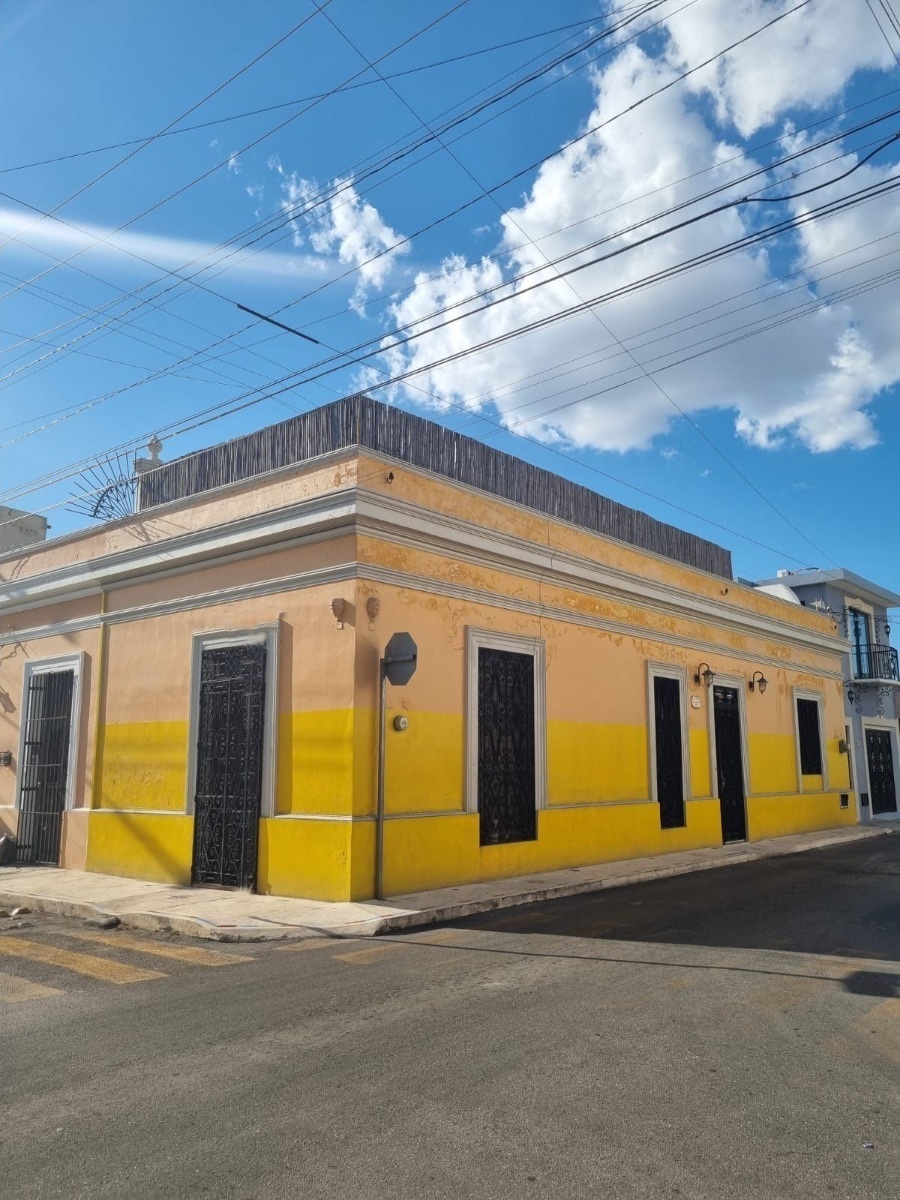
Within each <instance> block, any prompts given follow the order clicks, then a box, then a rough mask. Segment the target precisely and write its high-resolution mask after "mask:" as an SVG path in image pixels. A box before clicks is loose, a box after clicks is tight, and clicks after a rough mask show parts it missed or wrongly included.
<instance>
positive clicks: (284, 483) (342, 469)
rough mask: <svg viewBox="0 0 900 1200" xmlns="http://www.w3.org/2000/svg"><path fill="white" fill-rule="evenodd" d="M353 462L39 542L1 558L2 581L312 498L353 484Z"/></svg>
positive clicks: (304, 470)
mask: <svg viewBox="0 0 900 1200" xmlns="http://www.w3.org/2000/svg"><path fill="white" fill-rule="evenodd" d="M356 473H357V461H356V457H355V455H354V454H353V452H352V451H349V452H348V454H347V455H346V456H342V458H341V459H340V460H339V461H332V462H330V463H328V464H327V465H324V466H322V465H319V466H317V465H315V464H311V465H309V466H303V465H302V464H301V465H300V466H298V467H297V468H295V469H293V470H291V471H288V472H280V473H279V474H278V475H277V476H275V477H273V478H270V479H267V478H266V477H261V478H259V479H253V480H249V481H248V482H247V483H245V484H242V485H240V486H238V487H235V488H228V489H224V490H223V491H220V492H216V493H208V494H206V495H200V496H196V497H193V498H192V499H190V500H185V501H182V502H179V503H177V504H171V505H166V506H164V507H162V508H161V509H151V510H149V511H148V513H146V514H138V515H136V516H134V517H129V518H128V519H126V520H123V521H112V522H110V523H109V524H107V525H103V526H100V527H99V528H91V529H87V530H84V531H82V532H80V533H75V534H71V535H68V536H66V537H61V538H53V539H51V540H50V541H48V542H44V543H41V544H40V545H38V546H34V547H28V548H27V549H25V550H21V551H17V552H16V553H15V554H11V555H5V556H3V557H0V584H2V583H4V582H12V581H14V580H17V579H24V578H29V577H31V576H34V575H40V574H43V573H44V572H46V571H53V570H55V569H57V568H59V567H65V566H69V565H71V564H73V563H83V562H90V561H91V560H93V559H96V558H105V557H106V556H107V555H111V554H119V553H122V552H123V551H128V550H137V549H140V548H141V547H146V546H148V545H154V544H156V543H159V542H165V541H166V540H167V539H168V538H174V537H180V536H182V535H183V534H187V533H192V532H195V531H197V530H201V529H211V528H213V527H214V526H217V525H223V524H226V523H227V522H229V521H237V520H240V519H241V518H242V517H249V516H253V515H254V514H256V513H261V512H267V511H270V510H276V509H279V508H283V507H285V506H286V505H290V504H296V503H297V502H298V501H300V500H304V499H306V498H309V497H311V496H321V495H326V494H327V493H328V492H334V491H339V490H341V489H343V488H346V487H352V486H353V484H354V482H355V479H356Z"/></svg>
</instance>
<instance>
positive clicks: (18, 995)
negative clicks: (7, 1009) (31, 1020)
mask: <svg viewBox="0 0 900 1200" xmlns="http://www.w3.org/2000/svg"><path fill="white" fill-rule="evenodd" d="M61 995H62V992H61V991H60V989H59V988H55V987H47V986H46V985H45V984H43V983H32V982H31V980H30V979H20V978H19V976H18V975H7V974H6V973H5V972H4V971H0V1004H19V1003H20V1002H21V1001H22V1000H40V999H41V998H42V997H44V996H61Z"/></svg>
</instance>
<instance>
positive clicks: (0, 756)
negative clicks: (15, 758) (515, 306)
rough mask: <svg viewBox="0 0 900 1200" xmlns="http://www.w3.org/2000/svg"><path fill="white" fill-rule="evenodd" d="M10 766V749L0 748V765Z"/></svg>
mask: <svg viewBox="0 0 900 1200" xmlns="http://www.w3.org/2000/svg"><path fill="white" fill-rule="evenodd" d="M11 766H12V750H0V767H11Z"/></svg>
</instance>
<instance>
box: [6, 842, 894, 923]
mask: <svg viewBox="0 0 900 1200" xmlns="http://www.w3.org/2000/svg"><path fill="white" fill-rule="evenodd" d="M895 833H900V830H897V829H892V828H890V827H883V826H878V827H874V828H866V829H854V830H852V831H843V830H842V831H841V832H840V833H826V834H823V835H822V837H820V838H816V839H815V840H814V841H810V842H806V843H805V844H803V845H800V846H797V845H791V846H775V847H773V846H772V845H771V843H769V844H760V845H759V847H758V848H757V849H754V848H752V847H749V846H748V848H747V850H746V851H743V852H741V853H738V854H729V855H728V857H725V858H712V857H710V858H709V859H704V860H700V861H694V862H687V863H669V864H666V863H665V862H664V861H661V862H660V865H659V866H658V867H653V868H646V869H644V870H641V871H634V872H632V873H631V874H629V875H613V876H610V877H609V878H594V879H585V880H572V881H569V882H566V883H560V884H549V885H548V886H546V887H537V888H531V889H529V890H528V891H523V892H509V893H507V894H505V895H500V896H482V897H474V898H473V899H471V900H455V901H453V902H452V903H450V904H445V905H439V906H435V907H433V908H425V909H414V910H404V911H400V912H396V913H392V914H390V915H389V916H381V917H379V916H373V917H369V918H367V919H366V920H363V921H346V922H344V923H343V924H341V925H340V926H337V925H333V926H317V925H314V924H309V925H281V924H277V923H275V922H273V924H272V928H271V929H261V928H260V927H259V926H258V925H239V924H235V925H231V924H228V925H225V924H215V923H214V922H212V921H208V920H207V919H205V918H203V917H190V916H174V915H171V914H169V913H155V912H153V911H152V910H150V909H147V910H142V911H140V912H123V911H116V909H115V907H114V906H111V907H103V906H102V905H100V904H92V903H89V902H87V901H80V900H61V899H58V898H56V897H50V896H31V895H28V894H25V893H16V892H8V891H2V890H0V906H2V907H3V908H10V909H11V908H15V907H19V906H22V907H27V908H30V909H31V910H32V912H43V913H49V914H52V915H54V916H61V917H80V918H84V919H87V918H95V917H106V916H115V917H118V918H119V920H120V921H121V923H122V924H123V925H125V926H128V927H129V928H131V929H142V930H145V931H147V932H151V933H177V934H182V935H186V936H188V937H194V938H204V939H207V940H211V941H216V942H268V941H284V940H287V939H291V938H308V937H313V936H314V937H334V938H358V937H375V936H376V935H377V934H380V933H391V932H395V931H397V930H401V929H414V928H417V927H421V926H427V925H437V924H440V923H441V922H443V921H452V920H459V919H461V918H463V917H471V916H474V915H475V914H476V913H482V912H492V911H494V910H497V909H501V908H515V907H518V906H520V905H525V904H537V903H540V902H541V901H543V900H558V899H562V898H563V897H565V896H579V895H585V894H587V893H589V892H600V891H607V890H608V889H611V888H620V887H629V886H631V885H632V884H635V883H649V882H650V881H651V880H654V879H670V878H672V877H673V876H676V875H691V874H694V873H695V872H697V871H710V870H715V869H716V868H718V867H730V866H735V865H737V864H738V863H748V862H758V861H761V860H762V859H766V858H784V857H788V856H790V855H792V854H804V853H806V851H808V850H822V849H825V848H826V847H827V846H836V845H840V844H842V843H845V842H855V841H863V840H865V839H867V838H873V837H883V836H885V835H890V834H895ZM772 840H774V841H777V840H780V839H772ZM607 865H609V866H612V865H614V864H607ZM389 902H390V900H389V899H388V900H387V901H385V903H389Z"/></svg>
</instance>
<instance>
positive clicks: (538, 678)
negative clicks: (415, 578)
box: [465, 625, 547, 813]
mask: <svg viewBox="0 0 900 1200" xmlns="http://www.w3.org/2000/svg"><path fill="white" fill-rule="evenodd" d="M482 648H484V649H486V650H507V651H509V652H510V653H512V654H530V655H531V657H532V658H533V659H534V806H535V809H536V810H538V811H540V810H541V809H542V808H546V807H547V672H546V648H545V644H544V641H543V639H542V638H534V637H522V636H519V635H517V634H512V633H500V632H498V631H497V630H494V629H476V628H474V627H473V626H471V625H470V626H467V627H466V725H465V728H466V800H465V811H466V812H467V813H477V812H478V651H479V650H481V649H482Z"/></svg>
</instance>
